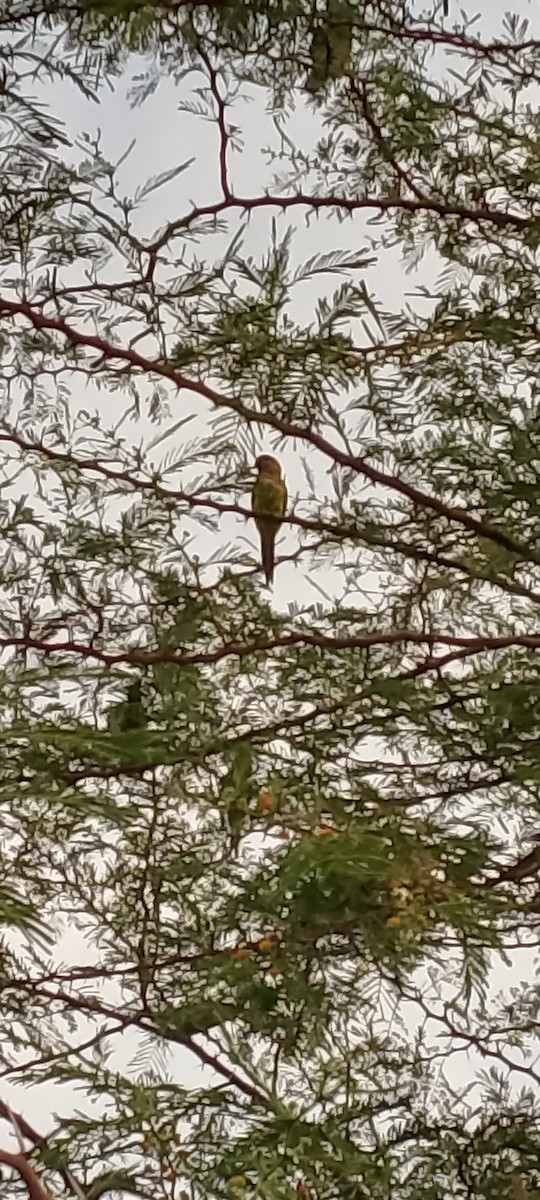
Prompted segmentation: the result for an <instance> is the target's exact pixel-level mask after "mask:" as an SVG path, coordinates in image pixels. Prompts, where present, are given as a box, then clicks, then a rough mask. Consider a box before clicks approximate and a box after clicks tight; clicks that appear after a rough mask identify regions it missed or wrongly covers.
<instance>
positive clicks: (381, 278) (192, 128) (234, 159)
mask: <svg viewBox="0 0 540 1200" xmlns="http://www.w3.org/2000/svg"><path fill="white" fill-rule="evenodd" d="M474 8H475V9H478V10H480V11H481V14H482V17H481V22H480V23H479V28H482V32H486V33H488V34H489V35H490V36H493V37H495V36H497V33H498V32H499V31H500V22H501V19H502V17H503V14H504V12H505V11H506V9H507V4H506V3H504V0H476V4H475V5H474ZM512 8H513V11H519V12H522V13H523V15H524V16H527V17H529V19H530V20H531V24H532V31H531V32H532V34H534V35H536V36H540V10H539V8H538V5H537V4H531V3H530V2H529V0H520V3H519V4H514V5H513V6H512ZM457 12H458V4H457V3H456V0H450V23H451V20H452V14H453V13H457ZM143 65H144V64H142V63H141V60H140V59H139V60H136V59H134V60H133V61H132V62H130V63H129V64H128V67H127V69H126V71H125V73H124V75H123V76H122V78H121V79H120V80H118V81H117V83H116V85H115V89H114V92H112V93H111V92H109V91H108V90H107V89H104V90H103V92H102V97H101V103H100V104H99V106H97V105H94V104H91V103H90V102H85V101H84V99H83V98H82V97H81V95H80V93H78V92H77V91H75V90H74V89H72V88H70V87H69V85H68V84H65V85H63V86H62V87H60V86H58V85H55V86H54V87H49V88H46V89H45V90H44V94H45V96H46V98H47V100H48V102H49V104H50V107H51V108H52V109H53V111H55V112H56V113H57V114H59V115H60V116H61V117H62V118H63V120H64V121H65V125H66V130H67V132H68V135H69V137H70V138H71V139H72V141H73V142H75V141H77V140H79V139H80V136H81V134H82V133H83V132H91V133H95V132H96V130H97V129H98V128H99V129H100V130H101V133H102V144H103V149H104V152H105V153H106V154H107V155H108V156H109V157H110V158H111V159H112V160H117V159H118V158H120V157H121V155H122V154H123V153H124V152H125V151H126V149H127V147H128V146H129V145H130V143H131V142H132V141H133V140H135V142H136V144H135V147H134V149H133V150H132V151H131V153H130V155H129V156H128V158H127V160H126V161H125V163H124V165H123V167H122V168H121V177H122V181H123V186H124V188H125V192H126V193H127V194H133V193H134V192H135V191H136V189H137V187H139V186H140V184H141V183H142V182H143V181H144V180H145V179H148V178H150V177H152V176H154V175H158V174H159V173H160V172H162V171H165V170H168V169H170V167H171V166H172V165H173V164H174V163H179V162H183V161H185V160H187V159H189V158H191V157H192V156H194V163H193V165H192V167H191V168H190V169H189V171H187V172H186V173H184V174H182V175H181V176H179V178H178V179H177V180H176V181H175V182H174V183H172V184H171V185H169V186H168V187H166V188H164V189H163V190H162V191H160V192H158V193H157V194H155V195H154V196H153V197H152V198H151V199H150V200H149V201H148V202H147V203H146V204H145V206H144V212H143V213H142V215H141V226H140V233H141V234H142V235H148V236H151V235H152V233H154V232H155V231H156V229H158V228H159V227H160V226H161V225H162V224H164V223H165V222H166V221H168V220H171V219H174V218H175V217H177V216H178V215H181V214H182V213H183V212H185V211H186V210H188V209H189V208H190V207H191V204H192V203H193V202H194V203H196V204H198V203H201V204H202V203H209V202H210V203H211V202H212V201H214V200H216V199H218V198H219V184H218V163H217V153H216V150H217V144H218V143H217V131H216V128H215V126H211V125H210V124H208V123H205V122H203V121H201V120H200V119H198V118H196V117H194V116H191V115H189V114H186V113H185V112H181V111H179V110H178V106H179V103H180V102H181V101H182V100H185V99H186V98H188V97H189V96H190V95H191V94H192V89H193V87H196V86H199V85H200V84H201V83H202V82H203V79H202V76H200V77H199V78H197V77H196V76H195V75H192V76H190V77H188V78H187V79H186V80H184V81H183V83H182V84H181V86H180V87H179V88H176V87H175V86H174V85H173V84H172V82H171V81H170V80H169V79H164V80H163V81H162V83H161V84H160V86H159V88H158V89H157V91H156V93H155V95H154V96H152V97H151V98H150V99H149V100H148V101H147V102H146V103H145V104H144V105H143V106H142V107H140V108H135V109H133V108H131V107H130V105H129V103H128V100H127V95H128V92H129V90H130V86H131V81H132V77H133V75H135V74H137V73H138V72H139V71H140V70H141V69H142V67H143ZM36 94H37V91H36ZM534 100H535V98H534V95H533V94H531V102H534ZM267 107H268V97H267V96H266V95H264V94H262V93H261V92H257V91H255V90H254V89H245V90H244V92H243V93H242V95H241V96H240V97H239V98H238V100H237V101H236V103H235V105H234V109H231V110H230V111H229V121H231V122H232V121H233V122H234V123H235V124H237V125H239V126H241V128H242V137H243V141H244V149H243V153H242V155H241V156H240V155H235V154H233V155H232V156H231V162H230V178H231V182H232V185H233V190H234V191H236V192H237V193H240V194H242V195H244V196H254V195H256V194H258V193H260V192H262V190H263V189H264V187H265V186H267V185H268V184H269V182H270V179H271V168H270V169H269V167H268V165H267V163H266V160H265V155H264V153H263V151H264V148H265V147H267V146H269V145H273V146H274V147H275V148H277V145H278V139H277V135H276V132H275V130H274V129H273V126H272V122H271V119H270V117H269V115H268V112H267ZM287 132H288V136H289V137H290V138H291V140H292V141H294V142H296V143H297V144H301V145H303V146H306V145H308V144H313V142H314V141H315V140H316V138H317V136H318V135H319V132H320V126H319V119H318V117H317V115H316V114H314V113H309V112H308V111H307V110H306V108H305V107H304V106H303V105H302V103H301V102H299V105H298V108H297V111H296V112H295V114H294V115H293V116H292V117H291V119H290V122H289V123H288V126H287ZM273 215H274V216H275V214H269V213H268V212H259V213H256V214H254V216H253V218H252V220H251V222H250V224H249V227H248V228H247V232H246V246H245V249H246V252H249V253H252V254H254V255H257V254H260V253H263V252H264V250H265V248H266V246H267V245H268V236H269V228H270V221H271V219H272V216H273ZM277 220H278V224H279V226H280V227H281V228H282V230H283V232H284V231H285V229H286V228H287V227H288V226H289V225H291V224H294V226H295V238H294V255H295V258H296V259H297V261H298V262H300V261H304V260H305V259H306V258H308V257H309V256H310V255H312V254H314V253H317V252H322V251H325V250H327V251H330V250H332V249H335V248H336V246H338V247H340V248H343V249H350V250H355V251H357V250H359V249H360V250H361V251H362V252H363V251H364V249H368V247H369V238H370V230H369V225H368V224H367V221H366V218H365V217H363V216H362V214H359V215H358V216H356V217H355V219H354V221H346V222H344V223H342V224H341V225H338V224H337V222H336V220H335V219H333V220H323V219H319V220H312V221H311V222H310V223H309V224H307V223H306V220H305V217H304V216H302V215H300V216H298V217H297V218H296V220H295V219H294V218H293V217H292V216H291V214H290V213H289V214H287V215H286V216H282V215H281V216H279V215H278V216H277ZM231 227H234V221H233V223H232V226H231ZM225 240H226V239H225ZM199 253H200V255H201V256H202V257H204V256H205V243H204V241H203V242H202V243H201V246H200V249H199ZM436 271H437V263H436V262H435V260H434V256H432V255H431V256H428V258H427V259H426V260H425V261H424V262H423V263H422V264H421V267H420V269H419V272H418V275H417V276H416V277H411V276H410V275H405V273H404V271H403V267H402V264H401V263H400V262H399V260H398V258H397V256H396V253H395V252H387V253H386V254H383V255H380V256H379V261H378V263H377V265H376V266H374V267H372V268H370V269H369V270H367V271H366V275H365V278H366V283H367V286H368V288H369V289H370V291H372V292H373V293H374V295H375V296H376V297H377V298H378V300H379V302H380V304H381V305H382V306H383V307H388V308H394V307H396V306H398V305H399V303H400V299H401V298H402V297H403V296H404V295H405V293H406V292H412V291H413V289H414V287H415V286H416V285H417V283H418V282H419V281H421V282H423V283H425V282H433V279H434V278H435V276H436ZM111 275H112V277H114V269H113V266H111ZM333 286H335V281H330V288H333ZM295 303H296V304H297V306H298V307H297V311H296V315H297V316H298V317H299V318H300V319H302V320H305V321H306V322H307V321H308V320H309V319H310V314H311V311H312V303H313V288H312V285H310V288H305V289H303V291H302V290H301V289H299V291H298V298H297V300H296V301H295ZM93 402H95V403H96V405H98V406H100V407H101V408H102V410H105V408H106V409H107V411H108V412H110V408H109V406H111V407H112V410H113V411H114V406H115V405H116V406H120V405H121V404H122V403H123V401H122V399H121V398H119V397H118V396H104V395H103V394H101V395H98V394H95V395H94V396H93ZM179 403H181V405H182V409H181V411H182V413H184V412H187V411H189V406H190V405H192V406H193V411H194V413H195V414H196V418H197V423H201V424H200V426H199V427H202V426H203V425H204V422H205V420H206V418H207V412H208V410H207V409H206V406H205V405H204V404H201V402H200V401H199V400H197V399H196V398H195V397H188V396H186V395H183V396H182V397H181V399H180V401H179ZM73 404H74V405H76V404H84V405H87V404H88V396H87V395H86V394H84V393H82V392H81V393H80V394H77V393H76V392H75V391H74V395H73ZM111 423H112V422H111ZM142 428H144V424H143V426H142ZM155 433H156V430H155V428H154V429H152V435H155ZM315 457H316V456H314V458H315ZM283 460H284V463H285V469H286V474H287V478H288V481H289V490H290V492H291V493H292V494H293V495H294V492H295V490H296V489H298V490H299V491H301V490H302V487H303V480H302V478H301V477H299V476H298V472H297V465H296V461H295V449H294V447H291V448H289V449H287V450H285V452H284V454H283ZM325 469H326V468H325V467H324V465H322V464H321V465H320V467H319V470H320V472H321V475H320V478H321V480H322V483H323V486H324V471H325ZM205 536H206V535H205ZM227 536H231V537H239V536H240V537H244V538H246V539H248V540H249V542H250V544H252V545H253V546H254V545H255V539H254V533H253V531H252V530H251V529H250V530H248V529H247V528H246V524H245V523H244V522H241V521H238V520H236V519H234V518H231V520H230V522H228V523H225V524H224V527H223V529H222V540H223V542H225V540H226V538H227ZM293 540H294V534H292V533H288V534H287V535H286V536H285V538H284V542H283V546H282V548H283V549H286V548H287V547H290V546H291V545H292V541H293ZM247 545H248V541H246V547H247ZM306 588H307V585H306ZM294 589H298V575H297V573H296V572H295V570H294V568H293V566H292V565H291V566H289V564H286V565H285V567H284V568H282V569H281V570H280V571H278V573H277V579H276V588H275V596H274V599H275V603H276V605H277V606H278V607H286V605H287V603H288V601H289V599H290V595H291V590H292V591H293V592H294ZM301 598H302V597H301ZM305 598H306V599H313V598H314V597H313V595H312V594H311V593H309V592H308V591H307V590H306V593H305ZM68 955H69V956H70V957H71V956H73V957H74V958H75V959H76V960H77V962H81V961H83V955H84V949H83V947H82V946H81V943H80V939H79V938H78V937H76V936H73V935H69V936H67V937H66V938H65V939H64V940H63V943H62V946H61V952H60V953H59V958H64V959H65V958H66V957H67V956H68ZM505 976H506V972H505V970H503V968H501V971H500V972H497V982H498V983H499V984H502V982H503V979H505ZM134 1049H135V1042H134V1039H132V1035H129V1034H128V1035H126V1038H125V1039H124V1045H123V1048H122V1051H121V1052H120V1054H119V1059H118V1062H119V1064H120V1063H122V1065H127V1063H128V1061H129V1059H130V1057H131V1055H132V1053H133V1052H134ZM171 1070H173V1073H174V1075H175V1077H177V1078H178V1079H179V1080H182V1082H184V1083H185V1082H186V1081H187V1080H193V1081H195V1080H196V1079H197V1078H198V1077H200V1073H199V1069H198V1068H197V1066H196V1064H194V1062H193V1059H192V1058H191V1056H189V1055H187V1054H183V1053H181V1052H180V1051H178V1050H177V1051H175V1053H174V1056H173V1060H172V1064H171ZM469 1070H470V1068H468V1067H467V1065H466V1063H465V1059H464V1057H463V1058H461V1059H460V1061H459V1065H456V1067H455V1070H454V1067H452V1074H453V1075H454V1077H456V1073H457V1077H458V1078H459V1079H461V1080H463V1079H465V1078H467V1073H468V1071H469ZM456 1081H457V1080H456ZM0 1096H1V1097H2V1098H3V1099H4V1100H7V1101H8V1102H9V1103H11V1104H12V1105H13V1106H14V1107H15V1108H16V1109H19V1110H20V1111H21V1112H22V1113H23V1114H24V1115H25V1116H26V1117H27V1118H28V1119H29V1120H30V1121H31V1122H33V1123H35V1124H36V1126H37V1127H38V1129H40V1130H41V1131H43V1132H46V1131H47V1128H48V1121H47V1119H46V1113H47V1112H49V1113H51V1114H52V1113H53V1112H54V1111H55V1110H61V1111H62V1112H63V1113H65V1112H66V1111H67V1108H68V1107H69V1102H70V1099H69V1089H62V1090H60V1089H52V1088H51V1087H50V1086H49V1085H48V1086H46V1087H44V1088H40V1089H37V1088H33V1089H32V1091H26V1090H25V1089H23V1088H21V1087H19V1086H17V1087H15V1086H11V1085H9V1084H8V1083H7V1082H6V1081H2V1083H1V1085H0ZM74 1103H75V1106H76V1107H84V1106H85V1101H84V1100H83V1098H82V1097H81V1096H80V1095H77V1096H75V1097H74ZM4 1140H5V1139H4Z"/></svg>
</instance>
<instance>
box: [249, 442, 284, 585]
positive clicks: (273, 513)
mask: <svg viewBox="0 0 540 1200" xmlns="http://www.w3.org/2000/svg"><path fill="white" fill-rule="evenodd" d="M255 466H256V467H257V470H258V472H259V473H258V475H257V478H256V480H255V483H254V485H253V491H252V493H251V507H252V511H253V513H254V516H255V523H256V525H257V529H258V530H259V536H260V539H261V559H262V565H263V570H264V574H265V576H266V582H267V584H269V585H270V584H272V582H273V579H274V564H275V545H276V534H277V531H278V529H279V524H280V520H281V517H283V516H284V514H285V510H286V508H287V487H286V484H285V480H284V479H283V476H282V474H281V466H280V464H279V463H278V461H277V458H273V457H272V455H271V454H261V455H260V457H259V458H258V459H257V461H256V463H255Z"/></svg>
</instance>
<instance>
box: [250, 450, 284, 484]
mask: <svg viewBox="0 0 540 1200" xmlns="http://www.w3.org/2000/svg"><path fill="white" fill-rule="evenodd" d="M255 466H256V467H257V470H258V472H259V474H260V475H273V476H274V477H275V478H276V479H281V467H280V465H279V463H278V460H277V458H273V457H272V455H271V454H260V455H259V457H258V459H257V460H256V462H255Z"/></svg>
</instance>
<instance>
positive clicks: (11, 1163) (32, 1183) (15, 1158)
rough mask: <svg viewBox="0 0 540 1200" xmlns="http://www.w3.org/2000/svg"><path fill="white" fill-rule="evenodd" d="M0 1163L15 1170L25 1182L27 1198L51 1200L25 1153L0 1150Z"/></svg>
mask: <svg viewBox="0 0 540 1200" xmlns="http://www.w3.org/2000/svg"><path fill="white" fill-rule="evenodd" d="M0 1163H5V1164H6V1166H8V1167H12V1169H13V1170H14V1171H17V1173H18V1174H19V1175H20V1177H21V1179H22V1180H23V1182H24V1183H25V1184H26V1190H27V1193H28V1200H52V1196H51V1193H50V1192H48V1191H47V1190H46V1189H45V1188H44V1187H43V1184H42V1183H40V1180H39V1179H38V1177H37V1175H36V1172H35V1171H34V1168H33V1167H31V1166H30V1163H29V1162H28V1159H27V1158H26V1155H25V1154H10V1152H9V1150H0Z"/></svg>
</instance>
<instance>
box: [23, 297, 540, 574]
mask: <svg viewBox="0 0 540 1200" xmlns="http://www.w3.org/2000/svg"><path fill="white" fill-rule="evenodd" d="M2 313H4V314H6V315H10V316H12V317H16V316H22V317H26V318H27V319H28V320H29V321H30V322H31V324H32V325H33V326H34V328H35V329H47V330H53V331H56V332H57V333H59V334H61V335H62V336H63V337H65V338H66V339H67V340H68V341H69V342H70V343H71V344H72V345H74V346H85V347H87V348H88V349H92V350H96V351H97V352H98V353H99V355H100V357H101V358H104V359H111V360H114V359H118V360H119V361H121V362H125V363H127V364H129V365H130V366H132V367H133V368H135V369H137V370H140V371H143V372H144V373H145V374H157V375H161V376H162V377H163V378H165V379H169V380H170V381H171V382H172V383H174V384H176V386H177V387H178V388H179V389H187V390H189V391H191V392H194V393H195V394H197V395H199V396H202V397H203V398H204V399H205V400H208V401H210V403H212V404H214V405H215V406H216V408H228V409H230V410H231V411H233V412H236V413H237V414H238V415H239V416H241V417H243V419H244V420H245V421H246V422H248V423H250V424H254V423H257V424H260V425H267V426H269V427H270V428H272V429H275V430H277V431H278V432H280V433H281V434H283V436H284V437H289V438H295V439H298V440H299V441H304V442H307V443H309V444H310V445H312V446H313V447H314V448H315V449H317V450H319V451H320V452H321V453H322V454H325V455H326V456H327V457H328V458H330V459H331V460H332V461H333V462H335V463H338V464H339V465H340V466H343V467H348V468H349V469H350V470H352V471H355V472H356V473H357V474H359V475H362V476H364V478H365V479H369V480H370V482H371V483H375V484H379V485H380V486H382V487H387V488H390V489H391V490H392V491H395V492H398V493H399V494H400V495H402V496H405V497H406V498H407V499H408V500H410V501H411V503H412V504H414V505H418V506H419V507H421V508H425V509H428V510H429V511H431V512H436V513H437V514H438V515H439V516H442V517H445V518H446V520H448V521H450V522H454V523H455V524H459V525H461V526H462V527H463V528H465V529H468V530H470V531H471V532H472V533H474V534H476V535H477V536H478V537H482V538H486V539H488V540H490V541H493V542H496V543H497V544H498V545H499V546H503V547H504V549H505V550H508V551H509V552H510V553H511V554H515V555H516V556H517V557H518V558H522V559H524V560H525V561H531V562H535V563H538V564H540V554H539V553H537V552H535V551H531V549H530V547H529V546H527V545H525V544H524V543H522V542H519V541H517V540H516V539H515V538H513V537H511V536H510V535H509V534H507V533H505V531H504V530H502V529H499V528H498V527H497V526H494V525H490V524H488V523H487V522H484V521H480V520H478V518H476V517H473V516H471V514H470V513H469V512H468V511H467V510H466V509H463V508H453V507H452V506H451V505H448V504H446V503H445V502H444V501H443V500H440V499H439V498H438V496H432V495H430V494H429V493H427V492H423V491H422V490H421V489H420V488H417V487H415V486H414V485H413V484H410V483H406V482H405V480H403V479H400V478H399V477H398V476H397V475H390V474H388V473H387V472H385V471H381V470H379V469H378V468H377V467H374V466H372V465H371V464H370V463H367V462H366V461H365V459H363V458H360V457H358V456H356V455H353V454H350V453H347V452H345V451H343V450H340V449H339V448H338V447H337V446H334V445H333V444H332V443H331V442H329V441H328V440H327V439H326V438H324V437H322V436H321V435H320V434H318V433H316V432H315V431H314V430H313V429H309V428H306V427H303V426H301V425H294V424H292V423H290V422H289V421H285V420H283V419H281V418H279V417H276V416H273V415H272V414H271V413H268V412H257V411H256V410H255V409H252V408H248V407H247V406H246V405H245V404H243V402H242V401H241V400H240V399H238V398H237V397H233V396H225V395H224V394H223V393H222V392H218V391H216V389H215V388H211V387H209V386H208V385H207V384H204V383H201V382H200V381H198V380H192V379H189V378H187V377H186V376H185V375H182V374H181V372H179V371H176V370H175V369H174V368H173V367H170V366H168V365H167V364H166V363H163V362H159V361H157V360H154V359H149V358H146V357H145V356H144V355H142V354H138V353H137V351H136V350H134V349H133V348H131V347H122V346H115V345H113V344H111V343H110V342H107V341H106V340H105V339H104V338H101V337H98V336H96V335H95V334H89V333H82V332H81V331H79V330H76V329H73V328H72V327H71V326H70V325H69V324H68V322H67V321H66V320H65V319H64V318H63V317H60V316H56V317H46V316H45V315H44V314H43V313H40V312H36V310H35V309H34V308H33V307H32V305H31V304H29V303H28V302H27V301H25V300H19V301H15V300H8V299H7V297H2V298H0V314H2Z"/></svg>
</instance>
